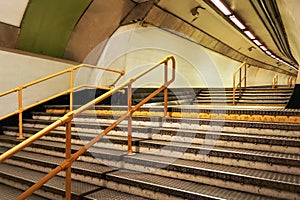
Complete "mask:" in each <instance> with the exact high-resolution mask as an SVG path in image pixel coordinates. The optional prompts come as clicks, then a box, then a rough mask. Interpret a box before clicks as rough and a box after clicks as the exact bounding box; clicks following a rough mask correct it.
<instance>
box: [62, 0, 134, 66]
mask: <svg viewBox="0 0 300 200" xmlns="http://www.w3.org/2000/svg"><path fill="white" fill-rule="evenodd" d="M134 7H135V3H133V2H132V1H130V0H110V1H101V0H94V1H93V3H92V4H91V5H90V7H89V8H88V9H87V11H86V12H85V14H84V15H83V16H82V18H81V20H80V21H79V23H78V24H77V26H76V28H75V29H74V31H73V33H72V35H71V38H70V40H69V43H68V45H67V47H66V50H65V55H64V58H66V59H70V60H74V61H77V62H82V61H84V60H85V58H86V57H87V56H88V54H89V53H90V52H91V51H92V50H93V49H94V48H95V47H96V46H97V45H98V44H100V43H103V42H105V40H106V39H108V38H109V37H110V36H111V35H112V33H113V32H114V31H115V30H116V29H117V28H118V27H119V25H120V23H121V21H122V20H123V19H124V18H125V17H126V16H127V15H128V13H129V12H130V11H131V10H132V9H133V8H134ZM97 52H98V53H99V52H101V51H99V50H97ZM93 58H97V56H93ZM91 62H92V61H90V62H89V63H91Z"/></svg>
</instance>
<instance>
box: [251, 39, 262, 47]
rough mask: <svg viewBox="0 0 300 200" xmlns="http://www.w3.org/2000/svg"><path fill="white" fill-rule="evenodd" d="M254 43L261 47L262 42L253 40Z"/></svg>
mask: <svg viewBox="0 0 300 200" xmlns="http://www.w3.org/2000/svg"><path fill="white" fill-rule="evenodd" d="M253 42H254V43H255V44H256V45H257V46H261V45H262V44H261V43H260V41H258V40H253Z"/></svg>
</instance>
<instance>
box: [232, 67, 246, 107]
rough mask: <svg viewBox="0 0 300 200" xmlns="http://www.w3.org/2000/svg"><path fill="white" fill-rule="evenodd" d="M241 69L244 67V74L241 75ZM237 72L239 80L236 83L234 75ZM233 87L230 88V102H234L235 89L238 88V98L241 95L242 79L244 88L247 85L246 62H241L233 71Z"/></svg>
mask: <svg viewBox="0 0 300 200" xmlns="http://www.w3.org/2000/svg"><path fill="white" fill-rule="evenodd" d="M242 69H244V76H243V77H242ZM237 73H239V82H238V83H237V84H236V83H235V82H236V75H237ZM232 79H233V88H232V94H233V95H232V103H233V105H235V104H236V100H235V96H236V95H235V93H236V90H237V89H238V90H239V98H241V96H242V82H243V81H244V88H246V86H247V63H246V62H243V63H242V64H241V65H240V67H239V68H238V69H237V70H236V71H235V72H234V73H233V77H232Z"/></svg>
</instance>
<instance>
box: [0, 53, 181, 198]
mask: <svg viewBox="0 0 300 200" xmlns="http://www.w3.org/2000/svg"><path fill="white" fill-rule="evenodd" d="M169 60H171V61H172V68H171V70H172V77H171V79H170V80H167V77H168V76H167V75H166V74H165V75H164V77H165V80H164V83H163V84H162V85H161V86H160V87H159V88H158V89H156V90H155V91H154V92H153V93H151V94H150V95H148V96H147V97H146V98H145V99H143V100H142V101H141V102H139V103H138V104H137V105H135V106H134V107H132V105H131V103H130V104H129V106H128V111H127V112H126V113H125V114H123V115H122V116H121V117H120V118H119V119H117V120H116V121H115V122H114V123H112V124H111V125H110V126H109V127H107V128H106V129H105V130H103V131H102V132H101V133H100V134H99V135H98V136H96V137H95V138H94V139H92V140H91V141H90V142H88V143H87V144H85V145H84V146H83V147H81V148H80V149H79V150H78V151H77V152H75V153H74V154H72V155H71V131H72V130H71V124H72V119H73V118H74V117H75V116H77V115H79V114H80V113H82V112H84V111H85V110H87V109H89V108H90V107H92V106H94V105H95V104H97V103H99V102H101V101H102V100H104V99H106V98H108V97H109V96H111V95H112V94H114V93H116V92H119V91H120V90H122V89H124V88H126V87H128V88H130V87H131V86H132V84H133V83H134V82H135V81H136V80H137V79H140V78H141V77H143V76H144V75H145V74H147V73H149V72H151V71H152V70H154V69H156V68H157V67H159V66H161V65H162V64H165V65H164V66H165V70H164V73H167V71H168V70H167V64H168V62H169ZM175 67H176V64H175V58H174V57H173V56H168V57H166V58H165V59H163V60H162V61H160V62H158V63H157V64H156V65H154V66H153V67H150V68H149V69H148V70H145V71H144V72H142V73H140V74H139V75H137V76H135V77H134V78H131V79H129V80H127V81H126V82H125V83H123V84H121V85H120V86H117V87H115V88H113V89H111V90H109V91H108V92H106V93H104V94H103V95H101V96H99V97H97V98H96V99H94V100H92V101H90V102H88V103H87V104H85V105H83V106H81V107H80V108H78V109H76V110H73V111H70V112H68V113H67V114H65V115H64V116H63V117H61V118H59V119H58V120H57V121H55V122H53V123H52V124H50V125H49V126H47V127H45V128H44V129H42V130H41V131H39V132H38V133H36V134H35V135H33V136H31V137H29V138H28V139H26V140H24V141H22V142H21V143H19V144H18V145H16V146H15V147H13V148H11V149H10V150H8V151H6V152H4V153H3V154H2V155H0V162H4V161H5V160H6V159H8V158H9V157H11V156H13V155H14V154H15V153H17V152H19V151H21V150H22V149H24V148H25V147H27V146H29V145H30V144H32V143H33V142H35V141H36V140H38V139H39V138H41V137H42V136H44V135H46V134H47V133H49V132H50V131H52V130H54V129H55V128H56V127H58V126H60V125H63V124H66V159H65V160H64V161H63V162H62V163H61V164H60V165H59V166H57V167H56V168H55V169H53V170H52V171H51V172H49V173H48V174H47V175H46V176H44V177H43V178H42V179H40V180H39V181H38V182H36V183H35V184H34V185H32V186H31V187H30V188H29V189H27V190H26V191H25V192H24V193H22V194H21V195H20V196H19V197H17V200H21V199H26V198H27V197H28V196H30V195H31V194H32V193H33V192H34V191H36V190H37V189H39V188H40V187H41V186H42V185H43V184H45V183H46V182H47V181H49V180H50V179H51V178H53V177H54V176H55V175H56V174H58V173H59V172H60V171H62V170H66V199H67V200H70V199H71V165H72V163H73V162H74V161H75V160H76V159H77V158H78V157H79V156H80V155H82V154H83V153H85V152H86V151H87V150H88V149H89V148H90V147H91V146H93V145H94V144H95V143H97V142H98V141H99V140H100V139H101V138H102V137H103V136H105V135H106V134H107V133H108V132H110V131H111V130H112V129H113V128H115V127H116V126H117V125H118V124H119V123H121V122H122V121H123V120H124V119H126V118H128V117H130V116H132V114H133V113H134V112H135V111H136V110H138V109H139V108H140V107H141V106H142V105H144V104H145V103H146V102H148V101H149V100H150V99H151V98H153V97H154V96H156V95H157V94H158V93H160V92H161V91H164V90H165V89H166V88H167V87H168V86H169V85H170V84H171V83H172V82H174V80H175ZM129 90H130V89H129ZM164 93H166V92H164ZM131 95H132V94H128V101H129V100H131V98H132V97H131ZM164 99H166V97H164ZM165 103H166V104H167V101H166V102H165ZM164 113H165V116H166V115H167V106H164ZM129 126H131V124H130V123H129V124H128V130H129V129H131V127H129ZM130 135H131V134H130ZM130 137H131V136H129V137H128V142H129V141H131V138H130ZM131 153H132V146H131V143H130V144H128V154H131Z"/></svg>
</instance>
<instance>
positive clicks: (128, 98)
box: [127, 83, 132, 155]
mask: <svg viewBox="0 0 300 200" xmlns="http://www.w3.org/2000/svg"><path fill="white" fill-rule="evenodd" d="M127 95H128V96H127V104H128V112H129V116H128V119H127V123H128V124H127V126H128V127H127V132H128V149H127V153H128V155H131V154H132V112H131V109H132V83H130V84H129V85H128V91H127Z"/></svg>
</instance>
